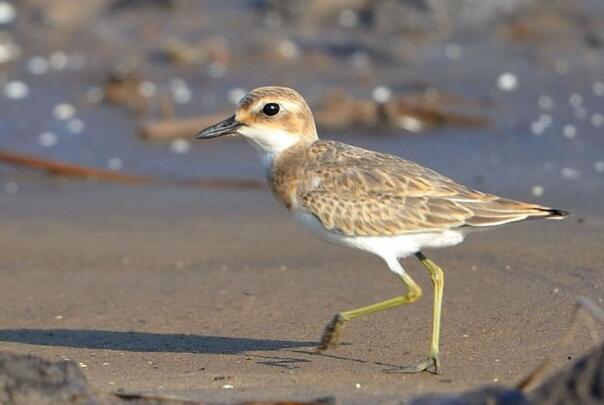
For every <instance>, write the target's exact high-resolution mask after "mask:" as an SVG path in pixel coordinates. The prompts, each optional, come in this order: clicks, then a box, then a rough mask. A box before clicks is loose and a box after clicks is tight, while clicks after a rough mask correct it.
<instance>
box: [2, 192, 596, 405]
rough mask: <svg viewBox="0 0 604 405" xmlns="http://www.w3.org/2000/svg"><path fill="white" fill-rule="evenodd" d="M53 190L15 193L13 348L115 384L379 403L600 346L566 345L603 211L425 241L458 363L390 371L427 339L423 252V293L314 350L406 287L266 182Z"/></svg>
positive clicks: (588, 283) (587, 287)
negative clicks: (458, 239) (332, 327)
mask: <svg viewBox="0 0 604 405" xmlns="http://www.w3.org/2000/svg"><path fill="white" fill-rule="evenodd" d="M50 184H51V185H52V186H51V187H48V185H47V187H40V185H39V184H38V185H36V184H35V181H33V182H32V187H31V189H28V188H27V187H26V188H25V189H24V190H22V191H21V192H20V193H18V194H15V195H8V196H7V195H5V196H3V198H2V199H1V200H0V209H1V210H2V212H4V213H6V215H3V217H2V229H3V233H2V238H0V250H1V251H2V252H3V255H2V258H1V259H0V260H1V261H0V269H1V271H2V280H3V293H2V295H1V298H0V305H1V306H2V308H3V311H2V312H1V313H0V325H1V326H0V350H8V351H11V352H17V353H34V354H37V355H40V356H43V357H45V358H48V359H55V360H56V359H70V360H72V361H75V362H76V363H79V364H80V365H81V367H82V370H83V371H84V373H85V374H86V376H87V377H88V378H89V379H90V382H91V384H92V385H93V386H94V387H95V388H97V389H99V390H101V391H105V392H106V391H114V390H118V389H124V390H126V391H145V392H155V393H170V394H174V395H177V396H179V397H186V398H195V399H202V400H215V401H234V400H236V399H259V398H288V399H292V398H314V397H320V396H326V395H329V396H332V395H333V396H336V397H337V398H338V399H340V400H343V401H344V403H366V402H367V401H369V400H370V401H371V402H380V401H381V402H388V401H391V400H395V399H401V398H409V397H412V396H415V395H417V394H420V393H425V392H436V391H458V390H462V389H467V388H470V387H475V386H477V385H478V384H492V383H499V384H514V383H515V382H517V381H518V380H519V379H520V378H521V377H522V376H524V375H526V374H527V373H528V372H529V371H530V370H531V369H532V368H533V367H535V366H536V365H537V364H538V363H539V361H540V360H541V359H542V358H543V356H544V355H546V354H553V356H554V358H555V360H556V362H557V364H558V365H559V366H563V365H565V364H568V363H569V362H570V360H569V359H570V358H571V357H572V358H575V356H577V355H579V354H581V353H584V352H585V351H586V349H587V348H588V347H589V344H590V342H589V339H588V338H587V333H586V332H582V333H580V334H579V337H578V338H577V339H575V340H574V341H573V344H572V347H570V348H568V349H564V350H559V347H558V345H557V343H558V339H559V338H560V336H561V335H562V334H563V333H564V331H565V330H566V327H567V323H568V321H569V319H570V313H571V310H572V308H573V302H574V299H575V297H576V296H577V295H584V296H586V297H588V298H590V299H592V300H594V301H595V302H599V303H601V301H602V298H601V297H602V292H601V288H602V280H603V277H602V268H601V263H602V262H604V252H603V251H602V250H601V248H600V247H601V246H602V244H603V243H604V232H603V230H604V218H603V217H602V216H601V215H598V213H597V212H595V213H593V214H592V213H588V214H587V215H586V216H584V220H583V221H578V217H577V216H574V217H571V218H570V219H569V220H567V221H564V222H557V221H545V222H539V221H534V222H531V223H523V224H517V225H514V226H509V227H504V228H501V229H499V230H496V231H493V232H485V233H480V234H475V235H471V236H470V237H469V238H468V239H467V241H466V242H465V243H464V244H463V245H461V246H459V247H455V248H449V249H446V250H440V251H434V252H430V251H428V252H426V253H427V254H428V255H429V256H430V257H432V258H433V259H434V260H435V261H436V262H437V263H439V264H441V265H442V266H443V267H444V269H445V271H446V276H447V278H446V287H445V302H444V324H443V332H442V360H443V364H444V374H443V375H440V376H434V375H430V374H427V373H422V374H418V375H401V374H388V373H386V372H385V370H389V369H392V368H395V367H397V366H402V365H406V364H409V363H412V362H414V361H418V360H421V359H422V357H423V355H424V354H425V350H426V349H427V347H428V343H429V330H430V329H429V328H430V310H431V309H430V306H431V299H430V293H431V288H430V283H429V280H428V278H427V276H426V275H425V274H424V273H425V271H424V270H423V269H422V268H421V267H420V266H419V264H418V263H416V261H415V260H414V259H407V260H406V261H405V263H404V264H405V266H406V268H407V269H408V271H410V272H411V273H412V274H413V276H414V277H415V278H416V279H417V280H418V281H419V282H420V283H421V285H422V287H423V288H424V292H425V296H424V298H423V299H422V300H420V301H419V302H418V303H416V304H414V305H412V306H409V307H406V308H401V309H395V310H391V311H389V312H386V313H381V314H377V315H374V316H371V317H369V318H366V319H359V320H355V321H354V322H351V323H350V324H349V325H348V326H347V328H346V330H345V332H344V336H343V341H344V343H345V344H343V345H342V346H341V347H340V348H338V349H337V350H335V351H329V352H326V353H325V354H323V355H316V354H313V353H312V348H313V347H314V345H315V344H316V341H317V339H318V337H319V336H320V334H321V331H322V328H323V325H324V323H325V322H326V321H327V320H328V319H329V318H330V317H331V316H332V315H333V313H334V312H336V311H338V310H343V309H350V308H353V307H357V306H361V305H365V304H369V303H372V302H375V301H378V300H381V299H385V298H388V297H391V296H395V295H397V294H399V293H400V292H401V286H400V285H399V284H398V282H397V281H396V278H395V276H394V275H393V274H391V273H389V271H388V270H387V268H386V266H385V265H384V264H382V263H381V262H380V260H379V259H377V258H374V257H371V256H369V255H367V254H362V253H359V252H355V251H351V250H348V249H345V248H340V247H335V246H331V245H328V244H325V243H323V242H321V241H318V240H316V239H314V238H313V237H312V236H310V235H309V234H307V233H306V232H304V231H303V230H301V229H299V228H298V227H297V226H296V225H295V224H294V223H293V222H292V221H291V220H290V219H289V218H288V217H287V215H286V214H285V213H284V212H283V211H282V210H281V209H280V208H279V207H277V206H276V204H275V203H274V202H273V201H272V199H271V197H270V195H269V193H268V191H266V190H262V191H246V192H237V191H229V192H209V191H203V190H182V189H170V188H168V189H166V188H145V187H134V188H130V187H120V186H107V185H100V184H86V183H71V182H66V183H65V182H61V181H55V182H51V183H50ZM40 189H42V190H40ZM40 199H43V201H44V207H45V209H44V210H43V211H41V210H40V209H39V201H40ZM67 201H68V202H69V203H66V202H67ZM357 384H359V385H357ZM230 386H232V387H233V388H232V389H231V388H228V387H230Z"/></svg>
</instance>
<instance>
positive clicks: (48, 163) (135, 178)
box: [0, 149, 263, 189]
mask: <svg viewBox="0 0 604 405" xmlns="http://www.w3.org/2000/svg"><path fill="white" fill-rule="evenodd" d="M0 162H3V163H7V164H11V165H14V166H20V167H26V168H29V169H36V170H41V171H44V172H46V173H48V174H51V175H56V176H64V177H75V178H83V179H92V180H101V181H108V182H114V183H125V184H150V183H156V184H174V185H179V186H184V187H200V188H212V189H249V188H252V189H258V188H262V187H263V183H261V182H260V181H257V180H247V179H239V180H238V179H233V180H231V179H166V178H159V177H153V176H144V175H137V174H127V173H121V172H116V171H113V170H107V169H100V168H96V167H89V166H82V165H77V164H73V163H67V162H61V161H57V160H52V159H46V158H41V157H38V156H31V155H24V154H19V153H13V152H8V151H5V150H1V149H0Z"/></svg>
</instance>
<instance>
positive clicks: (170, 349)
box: [0, 329, 316, 354]
mask: <svg viewBox="0 0 604 405" xmlns="http://www.w3.org/2000/svg"><path fill="white" fill-rule="evenodd" d="M0 342H18V343H26V344H32V345H43V346H62V347H77V348H83V349H107V350H118V351H128V352H158V353H159V352H166V353H203V354H244V353H246V352H253V351H274V350H280V349H299V348H305V347H313V346H316V342H302V341H291V340H269V339H254V338H242V337H229V336H211V335H188V334H174V333H148V332H131V331H108V330H86V329H0Z"/></svg>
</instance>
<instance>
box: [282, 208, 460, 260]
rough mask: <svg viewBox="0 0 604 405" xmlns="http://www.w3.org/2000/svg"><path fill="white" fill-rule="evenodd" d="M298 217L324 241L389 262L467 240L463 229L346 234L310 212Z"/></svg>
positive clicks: (296, 213)
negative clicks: (366, 234)
mask: <svg viewBox="0 0 604 405" xmlns="http://www.w3.org/2000/svg"><path fill="white" fill-rule="evenodd" d="M294 218H295V219H296V221H297V222H299V223H301V224H303V225H304V226H305V227H307V228H310V229H311V231H312V232H313V233H314V234H315V235H317V236H318V237H320V238H321V239H323V240H326V241H328V242H331V243H335V244H338V245H343V246H348V247H351V248H355V249H359V250H364V251H366V252H369V253H373V254H375V255H378V256H380V257H382V258H384V259H385V260H386V261H388V260H389V259H391V258H398V259H402V258H404V257H407V256H410V255H412V254H415V253H417V252H419V251H420V250H421V249H422V248H440V247H447V246H454V245H457V244H459V243H461V242H463V239H464V234H463V232H460V231H455V230H447V231H443V232H426V233H411V234H406V235H392V236H346V235H342V234H340V233H337V232H332V231H328V230H326V229H325V228H324V227H323V225H322V224H321V222H319V220H318V219H317V218H315V217H314V216H313V215H311V214H308V213H306V212H303V211H296V212H294Z"/></svg>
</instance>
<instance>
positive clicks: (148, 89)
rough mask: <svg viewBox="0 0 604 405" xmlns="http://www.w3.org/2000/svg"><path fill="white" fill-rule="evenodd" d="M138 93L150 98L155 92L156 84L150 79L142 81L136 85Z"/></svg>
mask: <svg viewBox="0 0 604 405" xmlns="http://www.w3.org/2000/svg"><path fill="white" fill-rule="evenodd" d="M138 94H140V95H141V96H142V97H145V98H151V97H153V96H155V95H156V94H157V86H156V85H155V83H152V82H150V81H147V80H145V81H143V82H141V83H140V84H139V85H138Z"/></svg>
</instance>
